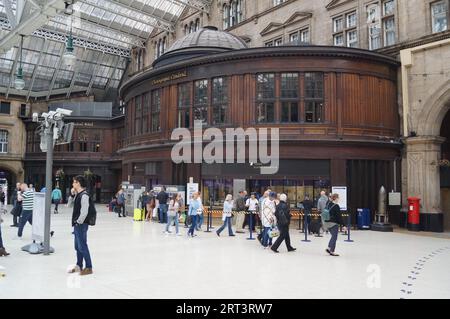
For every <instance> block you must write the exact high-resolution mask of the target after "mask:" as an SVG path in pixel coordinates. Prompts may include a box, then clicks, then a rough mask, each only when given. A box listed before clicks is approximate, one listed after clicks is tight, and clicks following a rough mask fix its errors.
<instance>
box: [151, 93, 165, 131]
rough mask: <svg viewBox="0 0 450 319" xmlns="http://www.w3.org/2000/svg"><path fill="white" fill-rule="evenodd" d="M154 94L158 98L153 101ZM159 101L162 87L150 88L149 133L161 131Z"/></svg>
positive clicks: (160, 100)
mask: <svg viewBox="0 0 450 319" xmlns="http://www.w3.org/2000/svg"><path fill="white" fill-rule="evenodd" d="M156 96H157V97H158V98H157V99H156V101H155V97H156ZM161 102H162V89H155V90H152V92H151V106H150V133H157V132H160V131H161V118H160V117H161V116H160V115H161ZM155 124H156V125H155ZM155 126H156V127H155Z"/></svg>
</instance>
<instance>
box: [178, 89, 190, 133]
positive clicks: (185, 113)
mask: <svg viewBox="0 0 450 319" xmlns="http://www.w3.org/2000/svg"><path fill="white" fill-rule="evenodd" d="M184 88H185V93H187V94H186V95H187V96H188V97H187V98H185V99H182V98H181V91H182V89H184ZM185 102H187V103H185ZM191 108H192V83H191V82H185V83H180V84H178V85H177V127H178V128H189V127H191V125H192V124H191V113H192V111H191ZM182 119H184V125H180V124H181V123H180V122H181V120H182ZM186 120H187V123H186Z"/></svg>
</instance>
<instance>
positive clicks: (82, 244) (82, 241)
mask: <svg viewBox="0 0 450 319" xmlns="http://www.w3.org/2000/svg"><path fill="white" fill-rule="evenodd" d="M88 228H89V225H88V224H82V225H76V226H74V227H73V234H74V235H75V250H76V252H77V265H78V267H80V269H83V259H84V262H85V263H86V268H92V261H91V255H90V253H89V248H88V245H87V231H88Z"/></svg>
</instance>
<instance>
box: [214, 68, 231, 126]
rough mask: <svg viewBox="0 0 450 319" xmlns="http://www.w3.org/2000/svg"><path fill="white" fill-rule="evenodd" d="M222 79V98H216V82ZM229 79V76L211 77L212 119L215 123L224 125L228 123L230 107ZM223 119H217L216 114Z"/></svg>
mask: <svg viewBox="0 0 450 319" xmlns="http://www.w3.org/2000/svg"><path fill="white" fill-rule="evenodd" d="M218 80H221V81H222V85H221V86H222V88H221V90H220V94H221V98H220V99H216V93H218V92H216V91H215V90H216V86H215V82H217V81H218ZM229 88H230V86H229V79H228V77H227V76H218V77H214V78H212V79H211V113H212V114H211V121H212V124H213V125H224V124H227V123H228V109H229V102H230V97H229ZM217 115H218V116H219V118H220V119H222V118H223V120H220V121H216V116H217Z"/></svg>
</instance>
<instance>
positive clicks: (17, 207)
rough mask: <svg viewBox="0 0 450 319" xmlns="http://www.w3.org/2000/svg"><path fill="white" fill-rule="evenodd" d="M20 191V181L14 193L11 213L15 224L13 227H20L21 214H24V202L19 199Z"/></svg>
mask: <svg viewBox="0 0 450 319" xmlns="http://www.w3.org/2000/svg"><path fill="white" fill-rule="evenodd" d="M19 193H20V183H17V184H16V189H15V190H14V193H13V194H12V202H13V205H14V206H13V209H12V211H11V214H12V215H13V224H12V225H11V227H19V216H20V214H22V202H21V201H19V198H18V197H19V196H18V195H19Z"/></svg>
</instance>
